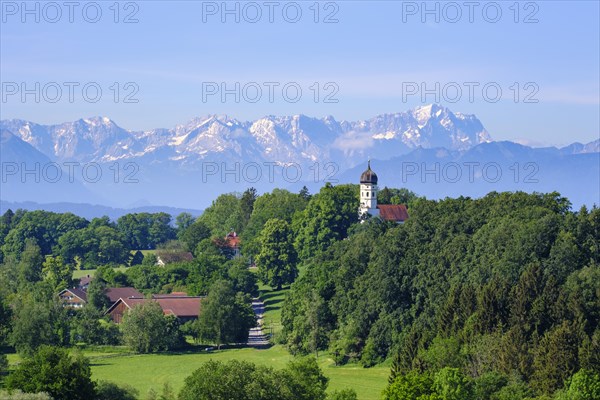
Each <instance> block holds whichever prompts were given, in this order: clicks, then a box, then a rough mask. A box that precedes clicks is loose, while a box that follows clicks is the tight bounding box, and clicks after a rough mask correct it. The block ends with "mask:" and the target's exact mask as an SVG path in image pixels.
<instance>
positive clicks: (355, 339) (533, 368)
mask: <svg viewBox="0 0 600 400" xmlns="http://www.w3.org/2000/svg"><path fill="white" fill-rule="evenodd" d="M409 214H410V218H409V220H408V221H407V222H406V223H404V224H402V225H390V224H386V223H382V222H381V221H378V220H370V221H368V222H367V223H364V224H359V225H353V226H351V227H349V228H346V226H342V227H341V229H340V230H338V232H339V233H340V235H341V236H342V237H343V238H344V239H345V240H333V241H332V242H330V245H328V246H324V247H321V248H319V247H318V246H309V247H308V248H309V249H315V250H316V251H314V252H313V253H312V254H314V255H313V256H312V257H311V258H308V259H307V258H304V263H305V266H306V269H305V273H304V274H302V275H301V276H300V277H299V278H298V279H297V280H296V282H295V283H294V284H293V285H292V288H291V291H290V293H289V294H288V296H287V299H286V301H285V304H284V307H283V312H282V323H283V326H284V332H283V336H284V337H283V339H282V341H283V342H284V343H286V344H287V346H288V347H289V349H290V351H292V352H293V353H297V354H308V353H311V352H317V351H319V350H321V351H323V350H328V351H329V353H330V354H331V355H333V358H334V359H335V361H336V362H337V363H338V364H343V363H346V362H349V361H350V362H359V363H361V364H362V365H364V366H365V367H369V366H372V365H374V364H377V363H380V362H382V361H384V360H386V359H391V360H392V373H391V376H390V387H389V388H388V390H387V391H386V394H385V399H390V400H391V399H414V398H419V399H438V398H440V399H441V398H443V399H467V400H468V399H524V398H534V397H536V396H538V397H536V398H539V399H545V398H550V397H548V396H552V395H555V396H556V398H563V397H561V396H563V395H564V393H565V391H567V392H568V390H570V389H569V388H570V385H571V384H572V382H573V381H574V380H575V381H577V379H584V380H585V379H588V378H589V379H591V380H592V381H593V380H594V379H595V382H596V385H597V386H596V387H597V389H595V390H598V387H600V386H598V385H600V383H599V382H600V381H599V380H598V379H599V378H598V373H599V371H600V356H599V355H600V329H599V327H598V322H599V319H600V266H599V262H600V210H599V209H598V208H595V207H594V208H593V209H592V210H588V209H586V208H585V207H583V208H581V209H580V210H579V211H577V212H573V211H571V210H570V204H569V202H568V200H567V199H565V198H562V197H560V196H559V195H558V194H557V193H550V194H525V193H490V194H489V195H487V196H485V197H484V198H481V199H477V200H474V199H470V198H458V199H445V200H441V201H430V200H425V199H416V200H414V201H412V202H411V203H410V206H409ZM338 220H340V221H341V220H342V219H338ZM321 221H322V220H321ZM304 224H305V225H306V224H307V223H306V220H305V221H304ZM301 232H302V231H300V232H299V234H301ZM315 232H320V230H319V229H317V230H315ZM346 232H347V233H348V234H347V235H346ZM314 238H317V239H314ZM314 238H313V239H311V240H315V241H316V240H318V238H319V236H318V235H314ZM298 240H299V239H298V238H297V241H298ZM301 243H302V242H301ZM301 249H302V247H300V249H299V250H300V251H302V250H301ZM302 254H308V255H310V254H311V253H310V252H308V253H302ZM577 374H579V375H577ZM451 393H454V394H451ZM594 393H599V392H594ZM582 398H585V397H582ZM589 398H592V397H589Z"/></svg>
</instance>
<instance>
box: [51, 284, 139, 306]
mask: <svg viewBox="0 0 600 400" xmlns="http://www.w3.org/2000/svg"><path fill="white" fill-rule="evenodd" d="M104 294H106V297H108V299H109V300H110V303H111V304H114V303H115V302H116V301H117V300H119V299H120V298H128V297H141V298H143V297H144V295H143V294H142V293H140V292H138V291H137V290H136V289H135V288H132V287H122V288H107V289H106V291H105V292H104ZM58 297H59V298H60V299H61V300H62V301H63V304H64V306H65V307H71V308H81V307H83V306H85V305H86V304H87V287H86V289H82V288H81V287H76V288H72V289H64V290H63V291H61V292H60V293H59V294H58Z"/></svg>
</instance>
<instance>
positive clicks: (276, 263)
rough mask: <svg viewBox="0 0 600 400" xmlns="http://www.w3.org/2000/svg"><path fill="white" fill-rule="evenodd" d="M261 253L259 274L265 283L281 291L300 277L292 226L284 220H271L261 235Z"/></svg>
mask: <svg viewBox="0 0 600 400" xmlns="http://www.w3.org/2000/svg"><path fill="white" fill-rule="evenodd" d="M259 241H260V251H259V253H258V255H257V256H256V265H257V266H258V274H259V276H260V279H261V281H262V282H263V283H265V284H267V285H269V286H271V287H274V288H277V290H281V286H282V285H287V284H290V283H292V282H293V281H294V279H296V276H297V275H298V268H297V267H296V264H297V263H298V254H297V253H296V249H295V248H294V237H293V234H292V230H291V228H290V225H289V224H288V223H287V222H286V221H285V220H282V219H270V220H268V221H267V223H266V224H265V227H264V228H263V230H262V231H261V233H260V235H259Z"/></svg>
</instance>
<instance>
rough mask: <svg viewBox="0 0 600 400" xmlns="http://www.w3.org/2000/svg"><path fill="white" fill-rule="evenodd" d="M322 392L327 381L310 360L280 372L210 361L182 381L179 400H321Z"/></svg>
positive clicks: (237, 363)
mask: <svg viewBox="0 0 600 400" xmlns="http://www.w3.org/2000/svg"><path fill="white" fill-rule="evenodd" d="M326 389H327V378H326V377H325V376H324V375H323V373H322V371H321V370H320V368H319V366H318V365H317V362H316V360H315V359H314V358H305V359H299V360H295V361H291V362H290V363H289V364H288V367H287V368H285V369H282V370H273V369H272V368H268V367H265V366H257V365H255V364H253V363H250V362H248V361H237V360H231V361H229V362H227V363H223V362H220V361H212V360H211V361H209V362H207V363H205V364H203V365H202V366H201V367H200V368H198V369H197V370H196V371H194V372H193V373H192V375H190V376H188V377H187V378H186V380H185V385H184V387H183V389H182V390H181V392H180V393H179V400H219V399H223V400H225V399H239V400H246V399H247V400H271V399H280V400H288V399H289V400H324V399H325V398H326V397H327V395H326V394H325V390H326ZM338 398H340V397H338ZM341 398H344V397H341ZM345 398H346V399H351V397H345Z"/></svg>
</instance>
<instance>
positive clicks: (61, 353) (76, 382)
mask: <svg viewBox="0 0 600 400" xmlns="http://www.w3.org/2000/svg"><path fill="white" fill-rule="evenodd" d="M90 377H91V370H90V365H89V362H88V360H87V359H86V358H85V357H83V355H81V354H76V355H74V356H72V355H70V354H69V351H68V350H66V349H62V348H58V347H51V346H42V347H40V348H39V349H38V351H37V352H36V353H35V354H34V355H33V357H31V358H29V359H26V360H24V361H23V362H22V363H21V364H20V365H19V366H18V368H17V369H16V370H15V371H14V372H12V373H11V374H10V375H9V376H8V378H7V379H6V387H7V388H8V389H9V390H12V389H19V390H22V391H23V392H26V393H39V392H46V393H48V394H49V395H50V396H52V397H53V398H56V399H70V400H89V399H93V398H94V397H95V395H96V392H95V388H94V382H92V380H91V379H90Z"/></svg>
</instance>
